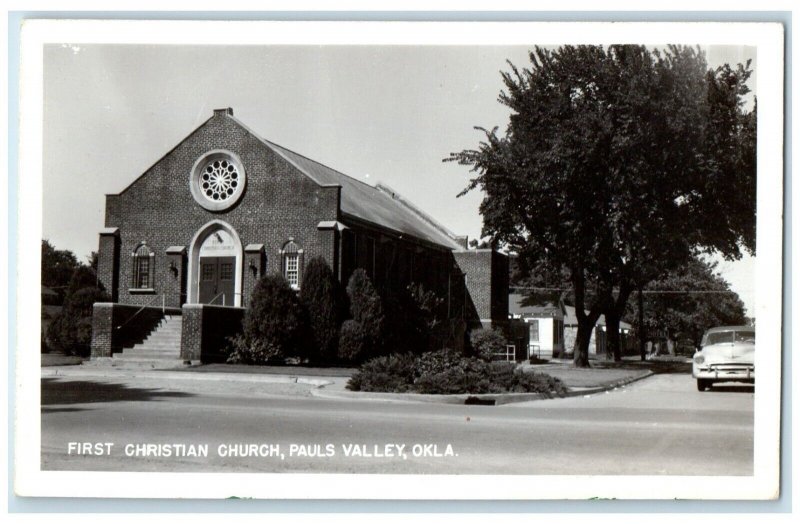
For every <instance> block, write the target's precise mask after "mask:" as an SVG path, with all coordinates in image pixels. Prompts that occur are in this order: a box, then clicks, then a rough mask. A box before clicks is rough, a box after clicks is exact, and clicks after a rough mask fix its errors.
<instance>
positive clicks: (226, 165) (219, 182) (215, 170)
mask: <svg viewBox="0 0 800 524" xmlns="http://www.w3.org/2000/svg"><path fill="white" fill-rule="evenodd" d="M200 186H201V187H202V188H203V193H204V194H205V196H206V197H207V198H210V199H211V200H215V201H222V200H227V199H228V198H230V197H231V196H233V194H234V193H235V192H236V188H237V187H238V186H239V172H238V171H237V170H236V166H235V165H233V164H232V163H231V162H228V161H227V160H214V161H213V162H209V163H208V165H207V166H206V168H205V169H204V170H203V174H202V176H201V180H200Z"/></svg>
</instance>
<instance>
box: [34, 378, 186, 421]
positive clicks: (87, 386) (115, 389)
mask: <svg viewBox="0 0 800 524" xmlns="http://www.w3.org/2000/svg"><path fill="white" fill-rule="evenodd" d="M193 396H195V395H193V394H191V393H183V392H180V391H164V390H160V389H145V388H131V387H127V386H123V385H121V384H109V383H106V382H90V381H86V380H58V379H54V378H43V379H42V406H43V407H42V410H43V411H44V412H46V413H50V412H54V411H55V409H54V408H45V407H44V406H51V405H64V404H90V403H96V402H118V401H137V400H159V399H161V398H181V397H193ZM60 409H61V410H62V411H64V410H67V409H72V408H60Z"/></svg>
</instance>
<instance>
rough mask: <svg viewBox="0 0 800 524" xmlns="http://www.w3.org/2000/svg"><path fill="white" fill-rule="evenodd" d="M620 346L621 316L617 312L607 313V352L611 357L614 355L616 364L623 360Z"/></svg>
mask: <svg viewBox="0 0 800 524" xmlns="http://www.w3.org/2000/svg"><path fill="white" fill-rule="evenodd" d="M612 309H616V308H612ZM620 346H621V343H620V338H619V315H617V312H616V311H609V312H607V313H606V351H607V353H608V354H609V355H613V357H614V362H619V361H621V360H622V351H621V347H620Z"/></svg>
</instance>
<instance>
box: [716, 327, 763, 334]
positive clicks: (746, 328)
mask: <svg viewBox="0 0 800 524" xmlns="http://www.w3.org/2000/svg"><path fill="white" fill-rule="evenodd" d="M755 330H756V328H755V327H753V326H718V327H713V328H711V329H709V330H708V331H706V333H719V332H720V331H755Z"/></svg>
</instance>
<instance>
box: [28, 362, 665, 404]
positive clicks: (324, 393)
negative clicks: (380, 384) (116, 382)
mask: <svg viewBox="0 0 800 524" xmlns="http://www.w3.org/2000/svg"><path fill="white" fill-rule="evenodd" d="M522 367H523V369H526V370H531V371H535V372H542V373H547V374H549V375H551V376H553V377H556V378H559V379H561V380H562V382H564V384H565V385H566V386H567V388H568V391H567V393H566V394H564V395H562V396H563V397H573V396H581V395H592V394H595V393H601V392H603V391H608V390H611V389H614V388H618V387H622V386H625V385H627V384H630V383H631V382H635V381H637V380H641V379H643V378H646V377H649V376H651V375H652V374H653V372H652V371H651V370H649V369H599V368H598V369H596V368H590V369H579V368H573V367H571V365H568V364H546V365H537V366H531V365H529V364H523V365H522ZM214 369H219V368H214ZM223 369H224V368H223ZM280 371H283V373H280ZM314 371H315V369H313V368H311V369H309V368H302V367H299V368H292V369H285V370H279V369H276V368H275V367H273V368H271V369H269V372H264V373H258V372H254V370H253V369H250V368H249V367H248V368H247V369H241V370H237V371H236V372H222V371H208V370H207V368H205V367H203V368H197V369H193V368H192V367H183V368H177V369H153V368H150V367H146V366H144V367H142V366H136V365H135V363H132V365H129V366H116V365H115V366H112V365H102V363H95V364H90V365H80V366H74V365H73V366H51V367H43V368H42V372H41V376H42V378H58V377H86V378H91V377H95V378H103V379H114V378H119V379H125V380H131V379H136V378H141V379H155V380H169V381H191V382H202V381H209V382H214V383H221V382H232V383H237V384H251V385H257V384H300V385H305V386H308V387H309V388H310V390H309V392H310V394H311V395H312V396H315V397H319V398H329V399H342V400H370V401H382V402H412V403H418V402H425V403H440V404H461V405H463V404H465V403H474V404H482V405H502V404H508V403H512V402H528V401H531V400H543V399H548V398H557V395H555V394H551V395H547V394H543V393H485V394H474V395H473V394H458V395H430V394H419V393H380V392H369V391H350V390H348V389H347V381H348V380H349V376H331V375H334V374H336V373H335V372H329V373H328V375H327V376H319V375H314V374H313V372H314ZM316 371H319V370H316ZM306 373H312V374H306Z"/></svg>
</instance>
